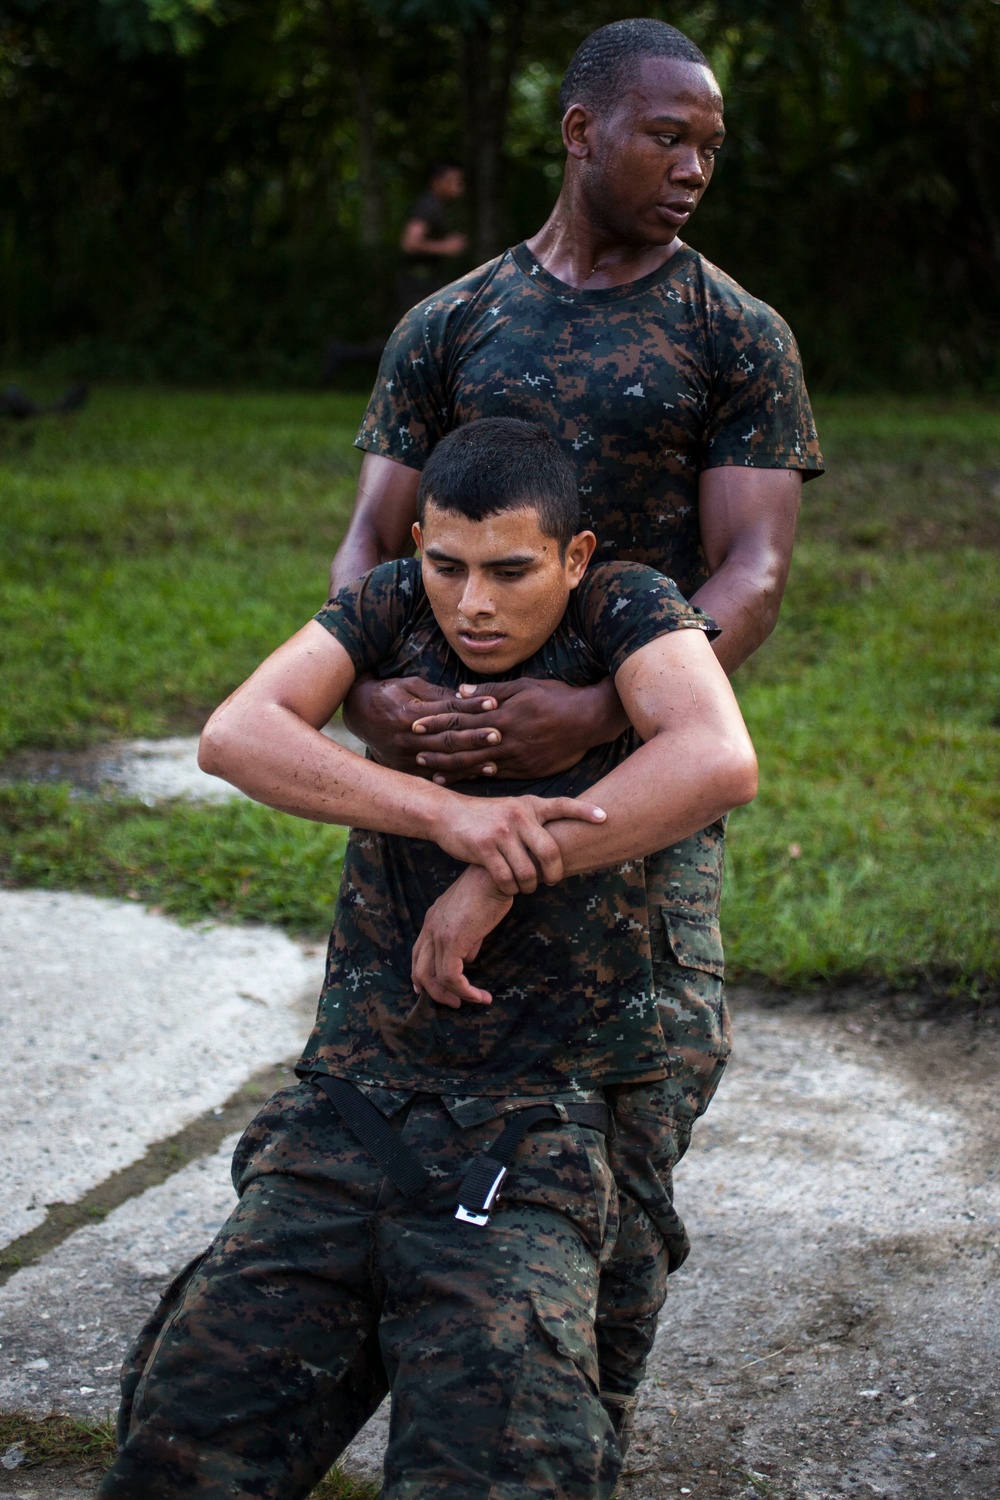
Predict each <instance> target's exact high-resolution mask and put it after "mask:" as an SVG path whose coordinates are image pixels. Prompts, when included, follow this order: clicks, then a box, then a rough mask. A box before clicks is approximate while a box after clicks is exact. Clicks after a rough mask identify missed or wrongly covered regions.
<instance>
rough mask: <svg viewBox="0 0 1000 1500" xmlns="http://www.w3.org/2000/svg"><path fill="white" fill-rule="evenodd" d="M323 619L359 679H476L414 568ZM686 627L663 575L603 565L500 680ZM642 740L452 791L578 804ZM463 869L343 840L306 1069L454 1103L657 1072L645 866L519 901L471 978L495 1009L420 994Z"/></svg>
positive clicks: (556, 669) (594, 668) (690, 612)
mask: <svg viewBox="0 0 1000 1500" xmlns="http://www.w3.org/2000/svg"><path fill="white" fill-rule="evenodd" d="M316 618H317V620H318V621H319V623H320V624H321V625H323V626H325V627H326V629H327V630H329V631H330V632H331V634H332V635H334V636H335V637H336V638H337V640H338V641H340V643H341V645H342V646H343V647H344V649H345V650H346V651H347V653H348V655H349V656H350V658H351V660H352V662H353V663H354V666H355V668H356V670H357V671H358V672H359V673H361V672H372V673H374V674H375V675H376V676H379V677H382V678H390V677H411V676H417V677H422V678H423V679H424V681H425V682H432V683H437V684H439V685H440V686H441V687H442V689H443V690H444V692H446V693H448V692H454V691H455V690H456V689H457V688H458V686H459V684H460V683H462V682H469V681H475V680H477V674H476V673H475V672H472V671H470V669H469V668H468V667H466V666H463V665H462V663H461V661H460V659H459V657H458V656H457V655H456V654H455V652H454V651H452V649H451V647H450V646H449V645H448V643H447V641H446V639H445V637H444V635H443V633H442V632H441V630H440V628H439V626H438V624H437V621H436V620H435V618H434V615H433V613H432V612H431V608H430V605H429V603H428V601H427V595H426V593H425V592H424V587H423V582H422V578H421V571H420V564H419V562H418V561H417V560H416V559H414V558H406V559H404V560H403V561H400V562H393V563H383V564H381V566H379V567H377V568H374V569H373V570H372V571H371V572H370V573H367V574H366V575H365V576H364V578H361V579H359V580H358V581H357V582H356V583H354V584H351V585H350V586H349V587H348V588H346V589H343V590H342V591H341V592H340V593H339V594H338V595H337V596H336V598H334V599H333V600H331V601H330V602H329V603H328V604H327V605H326V607H325V608H324V609H323V610H321V611H320V613H319V614H318V615H317V616H316ZM681 629H696V630H704V631H707V632H709V633H710V634H714V633H715V630H716V627H715V625H714V622H713V621H712V620H710V619H709V618H708V616H707V615H704V614H703V613H702V612H701V611H700V610H698V609H696V608H694V607H693V606H692V605H690V604H687V603H685V601H684V599H683V597H682V596H681V594H680V592H679V591H678V589H677V588H676V586H675V585H674V584H673V583H672V582H671V580H670V579H669V578H664V577H663V576H662V574H660V573H656V572H654V571H653V570H652V569H651V568H646V567H643V566H640V565H638V564H634V563H606V564H604V565H602V566H598V567H596V568H594V567H592V568H591V569H590V570H589V571H588V572H587V573H586V574H585V575H584V578H583V581H582V582H581V583H580V585H579V587H578V588H577V589H575V590H574V591H573V593H572V594H571V595H570V602H569V605H568V607H567V609H566V613H565V615H564V616H563V619H562V621H561V623H560V625H559V626H558V628H557V629H556V631H555V632H554V633H553V634H552V635H551V636H550V637H549V639H548V640H547V641H546V642H545V644H544V645H543V646H542V647H541V648H540V650H539V651H538V652H537V653H536V654H535V655H534V656H533V657H531V658H530V659H529V660H528V661H525V662H522V663H521V664H520V665H519V666H517V667H515V668H514V669H513V670H512V671H511V672H509V673H507V674H506V676H507V677H508V678H517V677H522V676H525V677H550V678H553V677H554V678H558V679H559V680H561V681H563V682H568V683H571V684H574V685H578V686H585V685H587V684H589V683H593V682H599V681H601V679H602V678H604V677H606V676H607V675H608V674H609V673H611V674H614V673H615V672H617V670H618V668H619V667H620V666H621V665H622V663H623V662H624V661H625V660H626V658H627V657H629V656H630V655H632V653H633V652H635V651H638V650H639V649H640V647H642V646H645V645H647V644H648V642H650V641H652V640H655V639H656V638H657V637H659V636H662V635H665V634H667V633H669V632H671V631H674V630H681ZM478 680H484V679H482V678H481V677H480V678H479V679H478ZM490 680H491V681H495V680H496V678H495V676H494V677H493V678H491V679H490ZM635 745H636V741H635V738H634V735H633V734H632V733H631V732H629V733H628V734H625V735H622V736H621V737H620V738H619V739H618V740H616V741H615V742H614V743H613V744H609V745H601V746H598V747H597V748H596V749H594V750H591V751H589V752H588V753H587V754H586V755H585V756H584V757H583V759H582V760H581V761H580V762H578V764H577V765H576V766H574V767H573V768H572V769H571V770H568V771H565V772H562V773H560V774H559V775H557V776H552V777H549V778H547V779H546V780H544V781H538V782H531V783H526V782H524V781H517V782H500V783H495V782H488V781H485V780H479V781H474V782H468V783H466V784H465V785H464V786H463V789H462V790H463V793H465V794H467V795H469V796H509V795H512V794H514V793H523V792H533V793H535V794H537V795H538V796H546V797H555V796H563V795H565V796H571V797H572V796H579V795H580V794H581V793H582V792H583V791H585V790H586V788H588V787H590V786H592V785H593V784H594V782H596V781H598V780H600V778H601V777H602V776H604V775H606V774H607V773H608V772H609V771H610V770H611V769H612V768H613V767H614V766H616V765H617V764H618V763H619V762H620V761H621V760H623V759H624V758H625V756H626V755H627V754H629V752H630V751H631V750H633V749H634V748H635ZM463 868H464V866H463V865H462V864H461V863H460V862H459V861H457V860H454V859H452V858H451V857H450V856H449V855H447V854H445V853H443V852H442V850H440V849H439V848H438V847H437V845H436V844H432V843H430V842H427V841H425V840H422V839H408V838H400V837H395V836H390V835H387V834H379V833H369V832H366V831H364V830H362V829H352V831H351V834H350V837H349V839H348V844H347V853H346V856H345V859H344V871H343V876H342V879H341V885H340V895H339V899H338V903H337V911H336V916H335V918H334V923H333V931H332V932H331V934H330V946H329V952H328V957H327V971H326V979H325V983H324V988H323V994H322V997H321V999H320V1006H319V1013H318V1016H317V1021H316V1026H315V1029H314V1031H313V1033H312V1036H311V1037H310V1039H309V1042H308V1044H307V1046H306V1051H305V1053H304V1055H303V1057H302V1059H301V1060H300V1062H299V1064H298V1071H299V1072H300V1073H308V1072H312V1071H322V1072H328V1073H332V1074H334V1075H335V1076H337V1077H340V1078H349V1079H351V1080H352V1081H353V1082H355V1083H361V1084H367V1085H375V1086H382V1087H388V1088H402V1089H412V1090H419V1091H423V1092H426V1093H440V1094H455V1093H459V1094H462V1095H475V1094H488V1095H499V1094H533V1093H535V1094H544V1093H547V1092H551V1091H552V1089H553V1088H559V1089H567V1088H571V1089H573V1088H577V1087H583V1086H586V1085H594V1084H599V1085H606V1084H611V1083H624V1082H627V1081H632V1082H640V1081H644V1080H649V1079H654V1078H660V1077H663V1076H664V1074H665V1073H666V1067H665V1056H666V1049H665V1045H664V1040H663V1035H662V1032H661V1029H660V1022H659V1018H658V1012H657V1006H656V1004H655V1003H654V1000H653V994H652V991H653V979H652V969H651V962H650V948H649V922H648V915H647V910H646V885H645V879H644V874H643V861H642V859H636V860H631V861H628V862H626V863H625V864H623V865H621V866H615V867H614V868H610V869H606V870H598V871H595V872H591V873H590V874H586V875H577V876H570V877H569V878H567V879H565V880H563V881H561V882H560V883H559V884H558V885H556V886H543V887H541V888H540V889H539V890H538V891H536V892H535V893H534V894H533V895H530V896H526V895H521V896H517V897H515V899H514V905H513V908H512V910H511V912H510V913H509V915H508V916H507V917H506V918H505V919H504V921H503V922H501V923H500V925H499V927H497V928H496V930H495V931H494V932H493V933H491V934H490V936H489V937H488V938H487V939H486V941H485V942H484V943H483V946H482V950H481V952H480V954H479V957H478V958H477V960H476V961H475V963H473V964H471V965H469V968H468V972H469V977H470V979H471V981H472V983H473V984H475V985H478V986H482V987H483V988H485V989H488V990H489V991H490V992H491V994H492V995H493V1004H492V1005H490V1006H486V1007H483V1006H476V1005H463V1006H462V1008H461V1009H460V1010H451V1009H448V1008H447V1007H445V1006H441V1005H437V1004H435V1003H434V1001H432V1000H430V999H428V997H427V996H426V995H422V996H421V997H420V998H419V999H417V998H416V997H415V996H414V993H413V987H412V984H411V982H410V957H411V953H412V950H413V944H414V942H415V941H416V939H417V936H418V934H419V932H420V929H421V926H422V925H423V919H424V915H425V913H426V911H427V909H428V907H429V906H431V904H432V903H433V902H434V901H436V900H437V898H438V896H440V895H441V894H442V893H443V892H444V891H445V890H446V889H447V888H448V886H449V885H451V884H452V882H453V881H454V880H456V879H457V878H458V876H459V875H460V874H461V872H462V870H463Z"/></svg>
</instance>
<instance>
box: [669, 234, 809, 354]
mask: <svg viewBox="0 0 1000 1500" xmlns="http://www.w3.org/2000/svg"><path fill="white" fill-rule="evenodd" d="M688 248H689V249H690V248H691V247H690V246H689V247H688ZM687 280H688V284H689V285H690V286H691V288H692V289H693V290H694V291H695V293H696V294H697V295H698V296H699V297H700V299H701V300H702V301H703V302H704V304H705V310H706V312H707V313H708V315H709V318H710V319H715V318H719V317H721V318H722V319H724V320H727V321H731V322H734V323H743V324H745V325H747V326H748V327H752V328H754V329H755V330H758V331H760V332H766V331H770V332H773V334H774V335H776V336H777V338H779V339H785V338H787V339H789V340H790V339H791V337H792V334H791V330H790V328H789V327H788V324H787V323H786V322H785V320H784V318H783V317H782V316H781V314H780V313H779V312H777V311H776V309H775V308H773V307H771V305H770V304H769V303H767V302H764V301H763V300H762V299H761V298H760V297H755V296H754V295H753V293H752V292H748V291H747V289H746V287H744V286H741V285H740V283H739V282H738V281H737V280H736V278H735V277H733V276H730V275H729V273H728V271H723V270H722V268H721V267H720V266H717V265H716V264H715V262H714V261H711V260H709V259H708V257H707V256H705V255H702V253H701V251H700V250H693V251H692V256H691V259H690V260H689V262H688V266H687Z"/></svg>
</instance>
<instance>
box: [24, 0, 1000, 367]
mask: <svg viewBox="0 0 1000 1500" xmlns="http://www.w3.org/2000/svg"><path fill="white" fill-rule="evenodd" d="M647 9H648V12H649V13H650V14H656V15H662V16H663V18H664V19H667V20H670V21H671V22H673V23H674V24H675V25H678V26H681V27H682V28H683V29H684V30H686V31H687V32H688V33H689V34H690V35H692V36H693V37H694V38H695V40H697V41H698V43H699V44H700V45H701V46H702V47H703V48H704V49H705V51H706V53H707V54H708V56H709V57H710V59H711V61H712V63H713V66H714V67H715V69H716V72H717V73H718V76H719V78H720V80H721V82H722V84H723V87H724V91H725V94H726V100H727V123H728V127H729V130H730V139H729V143H728V144H727V146H726V151H725V153H724V158H723V162H722V165H721V167H720V170H719V173H718V175H717V178H716V182H715V183H714V184H713V187H712V189H711V191H710V193H709V195H708V197H707V198H706V200H705V203H704V205H703V206H702V208H701V209H700V210H699V214H698V216H697V218H696V220H695V221H694V223H693V224H692V226H691V232H690V237H691V240H692V242H693V243H694V244H695V245H696V246H697V247H698V248H699V249H702V250H704V251H705V252H706V253H707V254H709V255H710V256H711V257H712V258H713V259H715V260H716V261H718V262H719V263H720V264H721V265H722V266H723V267H724V268H725V269H727V270H728V271H730V272H731V273H732V274H734V275H735V276H736V277H737V278H738V279H739V280H740V281H742V282H743V283H744V284H745V285H746V286H747V287H748V288H749V289H750V290H751V291H753V292H755V293H757V294H758V295H761V296H764V297H766V298H767V299H768V300H769V301H771V302H773V303H774V304H775V305H777V306H778V307H779V308H780V310H781V311H782V312H784V313H785V314H786V316H788V317H789V319H790V320H791V321H792V323H793V326H794V327H795V328H796V331H797V333H798V334H799V336H800V340H801V342H802V344H803V347H804V350H805V352H806V356H807V360H808V363H809V368H810V373H811V374H812V375H813V378H814V380H822V381H824V382H825V383H827V384H829V385H839V386H857V385H859V384H864V383H872V382H881V383H889V384H897V385H900V384H910V385H932V384H940V383H945V384H953V383H955V382H960V383H962V384H966V385H969V384H982V383H984V382H985V383H987V384H989V383H992V384H994V385H997V384H1000V358H998V353H997V340H998V333H1000V290H998V287H1000V275H998V273H1000V193H998V183H1000V147H998V144H997V138H998V129H1000V4H998V3H997V0H804V3H801V4H797V5H789V4H788V3H787V0H701V3H695V4H677V5H670V6H664V5H662V4H652V5H650V6H648V7H647ZM617 14H620V11H619V10H618V8H617V7H614V6H611V5H608V4H607V3H598V0H579V3H574V0H550V3H549V4H548V5H546V6H545V7H533V6H529V5H528V4H527V0H4V5H3V8H2V10H0V299H2V308H0V341H2V344H3V347H4V349H5V351H6V354H7V356H8V357H11V358H22V359H23V358H32V357H35V356H37V355H39V354H41V353H44V352H45V351H47V350H51V349H54V348H62V349H64V350H66V349H68V350H70V351H72V354H71V357H72V359H73V360H74V361H75V362H76V364H77V365H78V366H79V367H80V368H81V369H88V368H89V369H91V370H104V371H115V370H117V371H121V372H123V373H124V372H128V373H136V372H138V373H141V372H143V371H148V372H157V373H162V374H169V375H174V376H179V377H186V378H190V377H195V376H199V377H200V376H225V375H234V374H235V375H243V376H247V375H251V376H252V375H259V376H267V377H269V378H275V377H280V376H282V375H286V376H289V377H294V376H300V377H301V376H303V375H306V374H308V373H310V372H311V371H312V370H313V369H314V368H315V364H316V359H317V350H318V349H319V347H320V345H321V344H322V342H323V340H324V339H325V338H326V337H329V336H331V335H334V334H336V335H338V336H340V337H348V338H350V337H363V336H366V335H369V334H371V333H373V332H382V331H384V330H385V327H386V325H387V321H388V320H389V319H390V317H391V291H390V290H389V289H391V285H392V277H393V266H394V253H395V252H394V247H395V245H396V242H397V240H398V235H399V230H400V227H401V225H402V222H403V221H404V219H405V217H406V213H407V210H408V206H409V204H410V203H411V202H412V200H413V197H414V196H415V194H416V192H417V191H419V189H420V187H421V186H422V182H423V177H424V174H425V171H426V168H427V165H428V164H429V163H430V162H432V161H434V160H436V159H438V158H441V157H454V156H458V157H459V158H460V159H463V160H465V161H466V163H467V165H468V167H469V171H470V178H471V194H470V199H471V201H470V202H469V204H468V228H469V230H470V234H471V238H472V244H473V252H474V257H475V260H480V259H483V258H485V256H487V255H488V254H490V253H492V252H493V251H494V250H495V249H497V248H499V247H500V246H502V245H503V244H504V243H506V242H508V241H510V240H512V239H514V238H516V237H519V236H522V235H524V234H526V233H530V232H532V230H533V229H535V228H536V227H537V226H538V224H539V223H540V222H541V220H542V219H543V218H544V216H545V214H546V212H547V211H548V208H549V206H550V205H551V203H552V201H553V199H554V197H555V193H556V191H557V190H558V183H559V176H560V172H561V147H560V142H559V133H558V117H557V116H558V110H557V103H556V95H557V92H558V83H559V77H560V74H561V71H562V68H563V67H564V65H565V63H566V61H567V59H568V57H569V55H570V53H571V52H572V50H573V48H574V47H575V45H576V44H577V42H578V41H579V40H580V39H581V38H582V37H583V36H584V35H586V33H587V32H588V31H589V30H591V29H592V28H593V27H594V26H596V25H600V24H602V23H603V22H605V21H608V20H611V19H614V18H615V17H616V15H617Z"/></svg>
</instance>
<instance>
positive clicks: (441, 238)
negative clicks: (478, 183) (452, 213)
mask: <svg viewBox="0 0 1000 1500" xmlns="http://www.w3.org/2000/svg"><path fill="white" fill-rule="evenodd" d="M464 193H465V173H464V172H463V170H462V168H461V167H456V166H455V165H454V163H453V162H439V163H438V165H437V166H436V167H435V168H434V169H433V171H432V172H431V175H430V180H429V182H428V184H427V188H426V191H425V192H423V193H421V195H420V197H419V198H418V199H417V201H416V203H415V204H414V205H413V207H412V208H411V210H410V217H409V218H408V219H407V221H406V223H405V225H404V226H403V233H402V235H401V237H400V241H399V248H400V250H401V251H402V252H403V270H402V272H401V274H400V278H399V310H400V313H405V312H406V311H407V309H408V308H411V307H412V306H413V305H414V303H415V302H419V301H420V300H421V298H423V297H428V296H430V294H431V293H432V292H436V291H437V289H438V287H439V286H441V284H442V282H443V281H444V279H445V276H446V275H447V274H448V272H447V263H448V261H449V260H450V259H451V258H452V257H453V256H456V255H461V254H463V252H464V251H465V248H466V245H467V244H468V240H467V238H466V236H465V235H464V234H461V233H460V232H458V231H456V230H453V229H451V227H450V226H449V222H448V209H449V207H450V205H451V204H452V203H455V202H457V201H458V199H459V198H461V197H462V196H463V195H464Z"/></svg>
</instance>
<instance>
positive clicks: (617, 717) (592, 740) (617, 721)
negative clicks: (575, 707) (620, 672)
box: [584, 677, 629, 750]
mask: <svg viewBox="0 0 1000 1500" xmlns="http://www.w3.org/2000/svg"><path fill="white" fill-rule="evenodd" d="M584 691H585V692H588V693H589V694H590V695H591V699H592V702H593V713H591V714H588V715H586V717H585V720H584V722H585V723H587V724H589V725H590V727H591V733H590V736H589V740H588V744H587V749H588V750H593V749H594V747H595V746H596V745H606V744H608V743H609V741H611V740H616V739H617V738H618V736H619V735H620V734H624V732H625V730H626V729H627V728H628V726H629V718H628V714H627V713H626V712H625V710H624V708H622V704H621V699H620V698H619V696H618V693H617V691H616V689H615V684H614V678H612V677H605V678H603V679H602V681H600V682H595V683H594V684H593V685H592V686H591V687H588V688H585V689H584Z"/></svg>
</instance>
